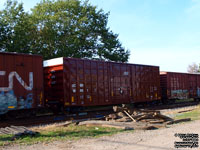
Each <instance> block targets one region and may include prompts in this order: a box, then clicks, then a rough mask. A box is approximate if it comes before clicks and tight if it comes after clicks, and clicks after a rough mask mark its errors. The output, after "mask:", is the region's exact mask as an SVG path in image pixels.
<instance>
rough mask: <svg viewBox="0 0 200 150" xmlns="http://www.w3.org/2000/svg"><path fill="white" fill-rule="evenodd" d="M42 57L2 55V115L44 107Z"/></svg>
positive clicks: (0, 58)
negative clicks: (18, 110) (17, 110)
mask: <svg viewBox="0 0 200 150" xmlns="http://www.w3.org/2000/svg"><path fill="white" fill-rule="evenodd" d="M42 63H43V60H42V57H41V56H37V55H26V54H16V53H0V95H1V96H0V101H1V104H0V113H4V112H7V111H8V110H13V109H29V108H36V107H38V106H43V68H42Z"/></svg>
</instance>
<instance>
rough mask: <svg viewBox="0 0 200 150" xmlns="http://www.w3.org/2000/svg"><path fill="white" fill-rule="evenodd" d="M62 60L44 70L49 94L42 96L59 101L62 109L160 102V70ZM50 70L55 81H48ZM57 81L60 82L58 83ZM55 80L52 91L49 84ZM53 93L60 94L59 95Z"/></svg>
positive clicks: (151, 67) (146, 67)
mask: <svg viewBox="0 0 200 150" xmlns="http://www.w3.org/2000/svg"><path fill="white" fill-rule="evenodd" d="M61 59H63V61H62V63H61V64H60V66H59V65H57V66H56V65H55V64H56V61H54V62H55V64H51V65H49V66H46V67H45V69H44V70H45V93H49V94H47V96H45V97H46V98H47V100H48V101H49V102H50V101H54V102H60V103H62V104H64V105H65V106H96V105H110V104H122V103H134V102H145V101H153V100H160V99H161V95H160V80H159V67H155V66H145V65H136V64H126V63H114V62H104V61H93V60H84V59H74V58H61ZM50 61H51V60H50ZM47 62H48V61H47ZM52 62H53V61H52ZM55 67H59V69H55ZM62 67H63V68H62ZM52 70H53V71H54V79H52V78H51V77H52V72H51V71H52ZM58 72H59V73H58ZM58 76H59V77H58ZM57 78H59V79H60V82H57ZM54 80H56V82H54V83H55V85H54V87H55V88H53V85H52V84H51V82H52V81H54ZM61 80H62V81H61ZM56 88H58V89H59V90H58V89H56ZM56 91H60V94H59V95H58V93H57V92H56ZM61 91H62V92H61ZM53 92H55V93H54V94H53ZM50 93H51V94H50ZM56 93H57V94H56ZM52 94H53V95H52ZM52 97H54V99H53V100H51V99H52Z"/></svg>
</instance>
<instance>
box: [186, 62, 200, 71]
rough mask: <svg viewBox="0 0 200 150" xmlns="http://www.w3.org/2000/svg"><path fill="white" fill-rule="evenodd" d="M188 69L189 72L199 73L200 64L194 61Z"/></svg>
mask: <svg viewBox="0 0 200 150" xmlns="http://www.w3.org/2000/svg"><path fill="white" fill-rule="evenodd" d="M187 71H188V72H189V73H198V72H200V65H199V66H198V65H197V64H196V63H192V64H190V65H188V68H187Z"/></svg>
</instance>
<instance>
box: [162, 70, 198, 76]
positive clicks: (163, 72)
mask: <svg viewBox="0 0 200 150" xmlns="http://www.w3.org/2000/svg"><path fill="white" fill-rule="evenodd" d="M167 73H176V74H193V75H200V73H189V72H172V71H160V74H167Z"/></svg>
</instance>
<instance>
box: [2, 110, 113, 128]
mask: <svg viewBox="0 0 200 150" xmlns="http://www.w3.org/2000/svg"><path fill="white" fill-rule="evenodd" d="M112 112H113V110H107V111H95V112H92V111H89V112H77V113H72V114H60V115H48V116H36V117H30V118H16V119H14V120H4V121H1V122H0V128H4V127H8V126H26V127H28V126H33V125H43V124H50V123H57V122H63V121H69V120H76V119H87V118H102V117H103V116H104V115H108V114H110V113H112Z"/></svg>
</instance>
